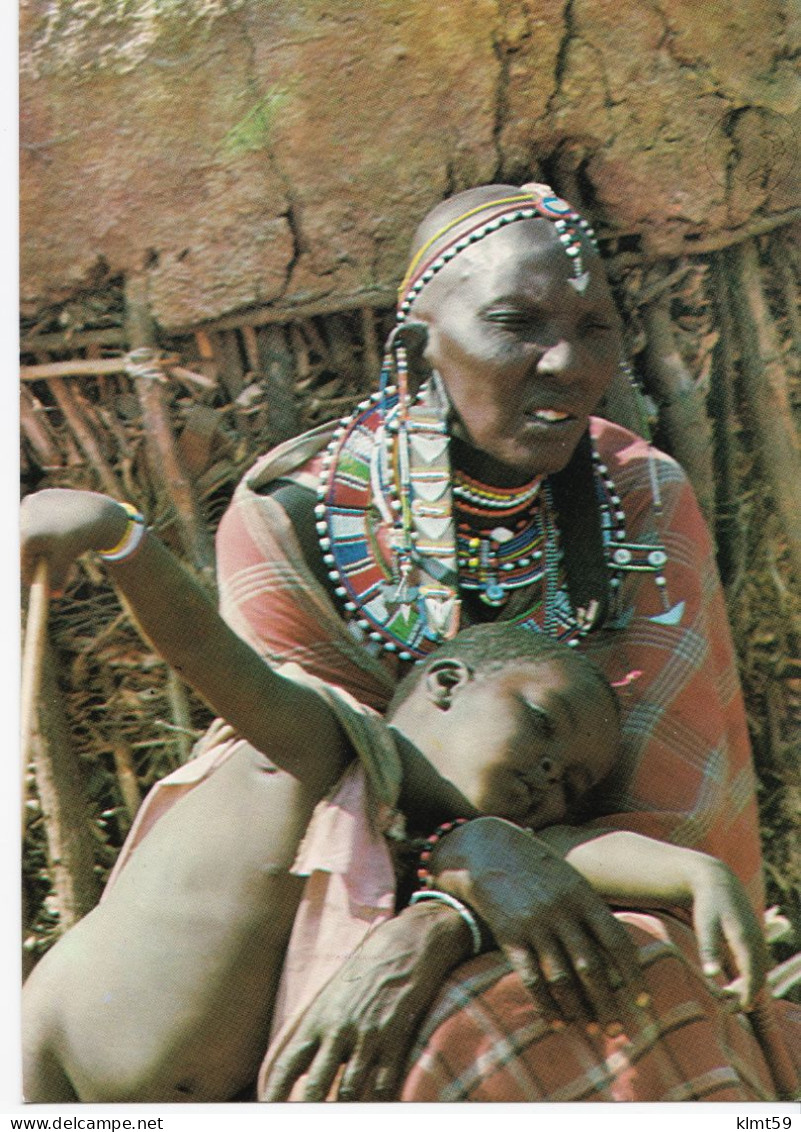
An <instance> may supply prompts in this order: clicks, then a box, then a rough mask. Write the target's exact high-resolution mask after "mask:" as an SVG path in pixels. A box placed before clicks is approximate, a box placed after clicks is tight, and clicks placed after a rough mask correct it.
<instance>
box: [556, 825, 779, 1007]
mask: <svg viewBox="0 0 801 1132" xmlns="http://www.w3.org/2000/svg"><path fill="white" fill-rule="evenodd" d="M557 833H558V830H556V829H555V830H550V831H549V834H550V835H551V836H550V837H549V838H548V840H549V843H551V844H553V837H554V836H555V835H556V834H557ZM565 860H566V861H567V862H568V863H569V864H571V865H572V866H573V868H575V869H576V870H577V871H578V872H580V873H581V875H582V876H583V877H584V879H585V880H587V881H588V882H589V883H590V884H591V885H592V887H593V888H594V889H595V891H596V892H597V893H599V894H600V895H601V896H603V897H604V898H605V899H607V900H608V901H609V902H610V903H611V904H617V905H624V906H631V907H635V908H643V907H646V908H647V907H651V908H654V907H657V908H658V907H663V908H665V907H677V906H678V907H682V906H689V905H691V906H692V914H693V926H694V928H695V935H696V939H697V941H698V951H699V955H700V958H701V963H702V965H703V969H704V973H705V974H707V975H717V974H720V973H721V971H722V970H723V969H724V965H725V951H724V948H723V945H724V944H727V945H728V948H729V950H730V951H731V955H732V958H733V959H734V962H735V965H736V967H737V971H738V974H739V976H740V977H739V979H738V980H737V981H736V986H735V985H730V988H729V989H731V990H732V992H733V993H736V994H737V996H738V998H739V999H740V1002H741V1004H742V1006H743V1007H744V1008H748V1007H749V1006H750V1005H751V1004H752V1002H753V1000H754V997H755V995H756V994H757V992H758V991H759V989H760V988H761V987H762V985H763V983H764V981H765V973H766V970H767V953H766V946H765V940H764V936H763V933H762V932H761V930H760V927H759V922H758V921H757V918H756V916H755V915H754V912H753V910H752V908H751V904H750V902H749V900H748V897H747V896H746V894H745V890H744V889H743V887H742V885H741V884H740V882H739V880H738V879H737V877H736V876H735V875H734V873H733V872H732V871H731V869H730V868H729V867H728V865H725V864H724V863H723V862H722V861H719V860H717V858H715V857H710V856H709V855H708V854H707V853H699V852H696V851H695V850H693V849H686V848H683V847H682V846H679V845H668V844H666V843H664V842H661V841H656V840H654V839H653V838H650V837H644V836H642V835H641V834H638V833H630V832H628V831H625V830H614V831H611V832H609V833H603V834H601V835H600V836H598V837H596V838H594V839H593V840H591V841H583V842H582V843H581V844H578V845H574V846H573V847H572V848H571V849H569V850H568V851H567V853H566V855H565Z"/></svg>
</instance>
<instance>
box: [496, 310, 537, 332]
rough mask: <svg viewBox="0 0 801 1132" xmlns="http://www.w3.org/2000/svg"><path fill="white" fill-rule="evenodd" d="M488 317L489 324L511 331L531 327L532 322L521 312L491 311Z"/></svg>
mask: <svg viewBox="0 0 801 1132" xmlns="http://www.w3.org/2000/svg"><path fill="white" fill-rule="evenodd" d="M486 317H487V322H491V323H493V324H494V325H495V326H505V327H507V328H508V329H510V330H514V329H518V328H521V329H522V328H523V327H527V326H530V325H531V321H532V320H531V319H530V318H529V317H528V316H527V315H524V314H522V313H521V312H520V311H490V312H489V314H488V315H487V316H486Z"/></svg>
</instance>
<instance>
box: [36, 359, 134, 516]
mask: <svg viewBox="0 0 801 1132" xmlns="http://www.w3.org/2000/svg"><path fill="white" fill-rule="evenodd" d="M50 388H51V389H52V391H53V396H54V397H55V399H56V403H57V404H58V407H59V409H61V411H62V413H63V414H64V419H65V420H66V422H67V424H68V425H69V427H70V429H71V430H72V434H73V436H74V437H75V439H76V441H77V442H78V446H79V448H80V449H81V451H82V452H83V454H84V455H85V456H86V459H87V461H88V462H89V467H90V468H93V469H94V470H95V471H96V473H97V476H98V479H99V480H100V483H101V485H102V487H103V490H104V491H106V492H108V494H109V495H113V496H114V497H115V498H117V499H119V498H121V497H122V495H123V492H122V489H121V487H120V484H119V481H118V479H117V477H116V476H115V475H114V472H113V471H112V470H111V467H110V466H109V464H108V462H107V460H106V458H105V457H104V455H103V453H102V452H101V451H100V445H99V444H98V442H97V437H96V436H95V434H94V432H93V431H92V429H91V428H90V427H89V425H88V424H87V423H86V420H85V419H84V417H83V414H82V413H81V410H80V407H79V405H78V403H77V402H76V399H75V398H74V397H73V395H72V391H71V390H70V388H69V386H68V385H67V384H66V383H65V381H64V379H63V378H60V377H58V378H55V377H54V378H52V379H51V381H50Z"/></svg>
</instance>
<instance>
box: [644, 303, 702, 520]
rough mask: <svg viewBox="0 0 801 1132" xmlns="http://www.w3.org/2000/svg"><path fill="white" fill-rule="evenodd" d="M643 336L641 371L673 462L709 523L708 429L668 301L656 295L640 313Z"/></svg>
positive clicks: (700, 398) (700, 400) (700, 397)
mask: <svg viewBox="0 0 801 1132" xmlns="http://www.w3.org/2000/svg"><path fill="white" fill-rule="evenodd" d="M643 324H644V326H645V332H646V335H647V340H648V343H647V349H646V365H647V369H648V375H649V377H650V387H651V388H652V389H653V391H654V392H655V394H656V397H657V400H658V402H659V405H660V414H659V415H660V418H661V419H662V420H663V422H664V424H665V428H666V431H667V434H668V437H669V438H670V448H671V452H672V454H673V456H675V458H676V459H677V460H678V461H679V463H680V464H681V465H682V467H683V468H684V470H685V472H686V473H687V475H688V477H689V479H690V482H691V483H692V485H693V488H694V489H695V494H696V495H697V496H698V502H699V503H700V505H701V509H702V511H703V512H704V515H705V516H706V518H707V521H708V522H711V521H712V520H713V519H714V513H715V491H714V477H713V474H712V456H711V452H712V445H711V425H710V422H709V418H708V417H707V415H706V410H705V406H704V399H703V397H702V396H701V393H700V392H699V390H698V389H697V388H696V386H695V382H694V381H693V379H692V376H691V375H690V373H689V372H688V370H687V367H686V366H685V365H684V362H683V360H682V357H681V354H680V353H679V350H678V347H677V345H676V339H675V335H674V332H673V323H672V322H671V318H670V296H669V295H667V294H662V295H660V297H659V298H658V299H656V300H655V301H654V302H653V303H651V304H649V305H648V306H647V307H646V308H645V310H644V311H643Z"/></svg>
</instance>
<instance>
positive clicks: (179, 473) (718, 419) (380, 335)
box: [21, 234, 801, 957]
mask: <svg viewBox="0 0 801 1132" xmlns="http://www.w3.org/2000/svg"><path fill="white" fill-rule="evenodd" d="M610 267H611V273H612V277H613V281H614V284H615V287H616V289H617V293H618V299H619V302H620V305H621V308H622V309H623V310H624V311H625V313H626V315H627V324H628V327H629V339H628V343H627V348H628V353H629V356H630V358H631V359H632V361H633V364H634V367H635V370H636V372H637V374H638V376H639V378H640V381H641V383H642V385H643V387H644V389H645V392H646V394H647V403H648V405H649V406H650V412H651V424H652V426H653V430H654V434H655V439H656V441H657V442H658V443H659V444H660V445H661V446H662V447H664V448H665V449H667V450H668V451H671V452H672V453H673V454H674V455H675V456H676V457H677V458H678V459H679V460H680V461H681V462H682V464H683V465H684V467H685V468H686V470H687V472H688V474H689V475H690V477H691V479H692V481H693V484H694V486H695V488H696V492H697V494H698V497H699V499H700V501H701V505H702V507H703V508H704V510H705V512H706V514H707V517H708V519H709V520H710V523H711V525H712V527H713V530H714V531H715V533H716V536H717V541H718V550H719V562H720V567H721V573H722V577H723V580H724V584H725V586H726V592H727V598H728V601H729V608H730V614H731V618H732V624H733V628H734V635H735V643H736V646H737V649H738V654H739V659H740V664H741V672H742V676H743V682H744V688H745V694H746V703H747V708H748V714H749V721H750V724H751V731H752V736H753V739H754V747H755V757H756V764H757V773H758V777H759V782H760V806H761V814H762V822H763V832H764V842H765V854H766V862H767V870H768V888H769V894H770V897H771V899H772V900H773V901H774V902H775V903H776V904H777V905H778V906H779V907H780V909H781V911H782V912H783V913H784V915H785V916H787V917H788V918H789V919H790V920H791V921H792V922H793V924H794V925H795V927H796V932H797V942H796V944H795V946H796V947H797V946H798V944H799V943H801V909H800V908H799V906H798V893H799V892H801V850H800V849H799V822H798V814H799V812H801V805H799V802H801V781H800V780H799V778H800V775H799V766H801V760H799V757H798V756H799V753H801V665H799V663H798V660H797V658H798V656H799V655H801V648H799V645H800V644H801V641H799V636H800V635H801V619H799V609H800V607H801V598H800V596H799V595H800V594H801V530H799V527H798V524H799V522H801V503H800V502H799V499H798V491H799V489H801V465H800V464H799V453H798V445H797V439H796V436H797V413H798V409H799V406H800V405H801V388H799V368H798V359H799V351H798V346H799V336H800V330H799V316H798V304H797V289H798V286H799V266H798V264H797V263H796V262H795V260H794V259H793V257H792V254H791V253H790V251H788V244H787V242H786V239H785V237H784V235H783V234H778V235H769V236H765V237H762V238H761V239H759V240H758V239H752V240H750V241H748V242H745V243H743V244H742V245H740V246H738V247H735V248H730V249H723V250H720V251H712V252H707V253H706V254H703V255H697V256H692V257H684V258H683V259H681V260H673V261H664V262H658V263H650V264H649V263H646V262H645V261H644V260H643V259H642V258H641V257H632V256H631V255H626V254H624V255H621V256H618V257H617V258H616V259H613V260H612V261H611V263H610ZM390 301H391V300H390V299H389V298H388V297H387V296H378V297H372V298H371V300H370V302H369V304H363V305H361V306H359V305H358V301H356V300H355V301H354V303H352V304H350V305H348V304H346V303H342V304H341V305H340V308H339V309H336V308H333V309H332V308H327V307H325V306H321V307H317V308H306V309H304V310H301V309H298V310H295V311H291V310H283V311H277V310H273V309H266V310H263V311H255V312H249V313H248V314H247V315H243V316H242V317H240V318H236V317H235V316H232V317H230V318H228V319H226V320H221V321H220V322H218V323H216V324H214V325H211V326H206V327H204V328H202V329H196V330H194V331H192V332H188V333H186V334H184V335H179V336H172V337H165V336H159V334H158V331H157V328H155V327H154V326H153V325H152V324H151V323H150V321H149V315H148V312H147V305H146V299H145V295H144V291H143V288H142V285H141V281H140V280H137V279H129V280H127V281H123V280H120V279H110V280H106V281H105V284H104V286H103V287H102V288H100V289H97V290H94V291H92V292H91V293H87V294H83V295H76V296H73V297H72V299H71V300H70V302H69V303H65V304H61V305H59V306H54V307H52V308H49V309H47V310H43V311H38V312H36V314H35V316H32V317H30V318H28V319H26V320H25V322H24V324H23V332H22V348H23V362H24V365H23V382H22V390H21V422H22V433H23V480H24V490H31V489H34V488H38V487H42V486H53V485H61V486H86V487H92V488H97V489H100V490H104V491H108V492H111V493H112V494H114V495H116V496H117V497H118V498H125V499H128V500H130V501H131V502H133V503H135V504H137V505H138V506H140V507H141V508H142V509H143V511H144V512H145V513H146V514H147V515H148V517H149V520H150V521H151V522H152V524H153V525H154V526H155V528H156V529H157V530H158V531H159V533H160V535H161V536H162V537H163V538H164V539H165V540H166V541H167V542H168V544H170V545H171V546H172V547H173V548H174V549H175V550H176V551H177V552H178V553H179V554H180V555H181V556H182V557H183V558H184V560H185V561H186V562H187V563H188V564H189V565H190V566H191V567H192V568H194V569H195V571H196V572H197V574H198V576H199V577H200V578H201V579H204V580H205V581H206V583H207V584H208V585H209V587H210V588H211V587H212V586H213V553H212V541H211V539H212V534H211V533H212V532H213V531H214V529H215V527H216V525H217V523H218V521H219V519H220V516H221V515H222V512H223V511H224V509H225V506H226V505H227V502H228V500H229V498H230V496H231V493H232V491H233V489H234V487H235V485H236V483H237V481H238V479H239V478H240V476H241V474H242V473H243V471H244V470H245V469H246V468H247V467H248V466H249V464H250V463H251V462H252V461H253V460H254V459H255V458H256V457H257V456H258V455H260V454H261V453H262V452H264V451H265V450H267V449H268V448H269V447H271V446H272V445H274V444H276V443H278V442H280V441H281V440H284V439H286V438H287V437H290V436H292V435H295V434H297V433H299V432H301V431H302V430H304V429H306V428H308V427H311V426H312V425H314V424H317V423H320V422H321V421H324V420H330V419H333V418H335V417H338V416H341V415H343V413H344V412H345V411H346V410H347V409H349V408H350V407H351V406H352V405H353V404H354V403H355V402H357V401H358V400H360V399H361V398H362V397H363V396H364V395H365V393H366V392H368V391H369V390H371V389H373V388H375V385H376V381H377V375H378V371H379V366H380V346H381V343H382V342H383V340H384V337H385V336H386V333H387V332H388V330H389V329H390V327H391V325H392V311H391V309H390ZM142 346H148V347H157V348H158V356H157V357H155V360H154V355H152V354H149V355H147V356H146V357H145V358H144V362H142V361H141V359H140V364H139V365H135V364H134V365H132V364H131V361H130V359H129V358H127V351H129V350H130V349H131V348H132V347H134V348H136V347H142ZM607 409H608V412H609V415H611V416H613V417H615V419H618V420H620V421H621V423H623V424H627V425H628V426H629V427H634V428H640V427H641V416H639V415H638V414H637V413H636V412H633V411H632V406H631V403H630V402H629V401H627V399H626V396H625V391H623V392H621V391H620V390H617V391H616V395H615V396H613V397H612V398H610V402H609V404H608V406H607ZM51 639H52V644H53V650H54V653H55V658H54V661H53V665H52V668H53V674H52V678H51V692H52V693H53V695H52V696H51V697H50V700H49V701H48V702H51V703H55V702H56V701H57V700H58V701H60V707H57V708H56V709H49V710H63V713H64V719H65V723H64V726H62V727H60V728H59V727H57V726H54V725H52V721H51V726H50V727H49V728H48V727H46V726H44V725H43V727H42V728H41V730H42V732H43V733H46V736H47V737H48V741H49V742H51V743H52V741H53V735H54V734H57V735H58V736H60V738H58V742H60V743H61V744H62V745H64V746H68V747H69V748H70V750H69V752H67V753H66V757H68V758H69V759H70V761H71V762H72V763H73V764H75V765H80V767H81V770H82V778H81V781H80V783H79V785H78V787H77V788H76V789H75V797H76V799H77V801H76V805H77V807H78V808H77V810H76V811H74V812H71V813H70V815H69V817H68V818H67V819H65V820H68V821H69V822H70V823H77V824H78V825H79V826H80V827H81V828H82V829H84V830H86V831H89V832H88V835H87V836H88V837H89V840H90V843H91V844H90V851H89V852H84V853H83V855H82V856H81V855H80V854H79V855H78V856H79V861H80V863H79V864H78V865H76V866H75V867H76V868H77V869H79V870H83V872H84V873H85V874H87V875H86V876H85V877H84V878H83V880H81V881H80V882H77V883H76V885H75V886H74V887H75V889H76V890H77V892H78V896H73V897H72V898H69V897H67V896H65V895H64V890H63V886H62V887H60V886H59V885H58V884H57V883H56V882H55V880H54V872H55V865H54V854H55V856H56V857H57V856H58V854H57V853H56V850H55V849H54V848H53V846H57V845H59V844H61V842H62V841H63V831H61V832H60V833H59V832H58V831H56V832H55V833H54V830H53V826H54V824H56V823H57V818H56V817H54V807H53V804H52V802H51V801H50V800H49V799H48V798H46V797H42V796H41V792H42V791H43V790H44V792H45V794H46V792H47V785H46V784H45V785H44V787H43V786H42V776H41V774H40V773H38V772H37V773H34V772H33V771H32V772H31V777H32V785H33V796H32V798H31V800H30V802H29V803H28V805H29V809H30V815H31V821H30V826H29V832H28V838H27V841H26V851H25V876H26V894H27V898H28V910H27V917H28V919H27V927H26V946H27V948H28V951H29V953H30V954H31V955H35V954H38V953H40V952H41V951H42V950H43V949H44V948H46V947H47V946H49V944H50V942H51V941H52V939H53V938H54V937H55V935H56V934H57V933H58V932H59V931H60V930H63V928H64V927H65V926H68V925H69V923H70V922H72V921H73V920H74V919H75V918H77V917H78V916H79V915H81V914H83V912H85V911H86V908H87V907H88V906H91V904H92V903H93V901H94V899H96V895H97V889H98V884H99V882H102V880H103V879H104V877H105V875H106V873H107V871H108V869H109V867H110V866H111V864H112V863H113V860H114V857H115V856H116V852H117V850H118V848H119V845H120V844H121V841H122V838H123V837H124V834H125V832H126V830H127V828H128V825H129V823H130V820H131V816H132V814H133V812H134V811H135V808H136V806H137V805H138V802H139V800H140V798H141V796H142V794H143V791H144V790H146V789H147V787H148V786H150V785H151V784H152V782H153V781H154V780H155V779H157V778H158V777H160V776H161V775H163V774H164V773H165V772H167V771H168V770H170V769H171V768H172V767H174V766H176V765H178V764H179V763H180V762H182V761H184V760H185V759H186V758H187V757H188V756H189V752H190V749H191V745H192V742H193V740H194V739H195V737H196V736H197V735H198V734H199V733H200V732H201V731H202V730H203V728H204V726H205V725H206V723H207V722H208V719H209V713H208V711H207V709H206V708H205V706H204V705H203V704H202V703H200V702H199V701H198V700H197V698H196V697H195V696H194V695H193V694H192V693H191V692H189V691H188V690H187V689H185V688H184V687H183V686H182V685H181V683H180V681H179V680H178V679H177V678H176V677H175V676H174V675H173V674H171V673H170V672H169V671H168V670H167V668H166V666H165V665H164V664H163V662H162V661H161V660H160V659H159V657H158V656H156V655H154V653H153V652H152V650H151V648H150V647H149V646H148V645H147V644H146V643H144V642H143V641H142V640H141V639H140V638H139V636H138V635H137V633H136V631H135V629H134V627H133V625H132V622H131V619H130V618H129V616H128V615H127V613H126V612H125V610H124V609H122V608H121V606H120V604H119V602H118V601H117V598H116V596H115V594H114V593H113V591H112V590H111V589H110V588H109V585H108V583H107V582H106V581H105V579H104V575H103V573H102V572H101V571H100V570H99V569H98V567H97V566H96V565H94V564H93V563H92V562H90V561H85V562H83V563H81V565H80V566H79V567H78V568H77V569H76V572H75V576H74V578H73V580H72V582H71V584H70V586H69V588H68V591H67V595H66V600H65V601H63V602H59V603H58V604H57V605H56V606H55V607H54V608H53V610H52V633H51ZM59 688H60V695H58V689H59ZM56 745H58V743H57V744H56ZM34 780H35V781H34ZM787 946H788V947H791V946H793V944H792V943H790V944H787ZM779 948H780V950H779V956H780V957H781V954H782V953H781V945H779Z"/></svg>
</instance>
